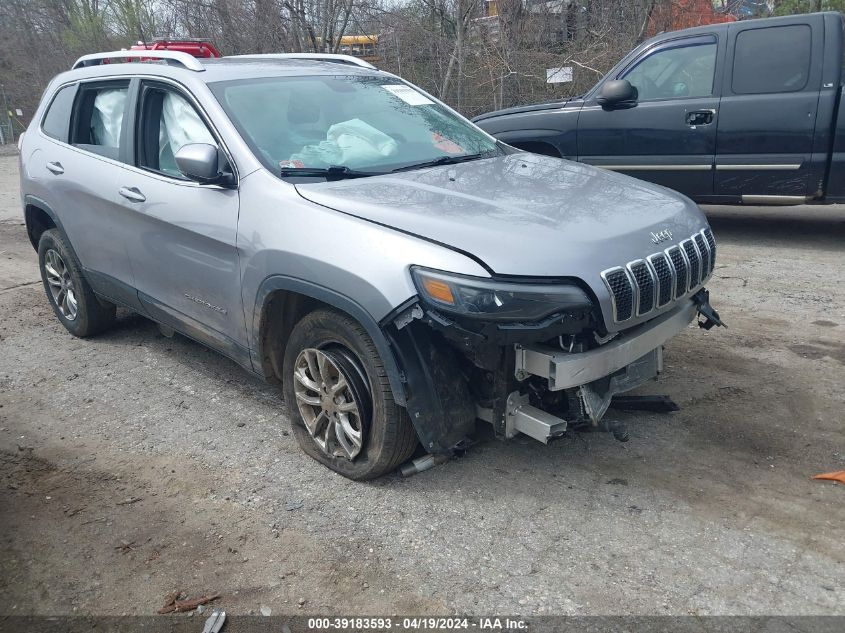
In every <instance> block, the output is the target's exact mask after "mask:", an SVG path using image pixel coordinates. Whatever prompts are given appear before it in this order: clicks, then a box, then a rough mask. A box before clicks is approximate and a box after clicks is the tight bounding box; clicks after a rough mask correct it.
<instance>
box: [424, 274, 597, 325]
mask: <svg viewBox="0 0 845 633" xmlns="http://www.w3.org/2000/svg"><path fill="white" fill-rule="evenodd" d="M411 275H412V276H413V278H414V283H415V284H416V286H417V290H418V291H419V293H420V296H421V297H422V299H423V301H425V302H426V303H427V304H428V305H430V306H432V307H434V308H436V309H438V310H442V311H444V312H451V313H454V314H459V315H462V316H466V317H469V318H475V319H490V320H496V321H538V320H540V319H542V318H544V317H547V316H549V315H551V314H554V313H556V312H569V311H574V310H578V311H581V310H588V309H589V308H590V305H591V304H590V298H589V297H588V296H587V294H586V293H585V292H584V291H583V290H581V289H580V288H579V287H578V286H576V285H574V284H566V283H556V284H538V283H509V282H502V281H494V280H491V279H479V278H478V277H465V276H463V275H453V274H450V273H442V272H439V271H434V270H428V269H426V268H418V267H416V266H415V267H412V268H411Z"/></svg>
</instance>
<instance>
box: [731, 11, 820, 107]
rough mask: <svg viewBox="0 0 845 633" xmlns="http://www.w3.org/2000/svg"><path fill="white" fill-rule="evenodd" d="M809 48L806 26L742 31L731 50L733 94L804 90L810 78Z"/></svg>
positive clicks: (810, 42) (796, 25)
mask: <svg viewBox="0 0 845 633" xmlns="http://www.w3.org/2000/svg"><path fill="white" fill-rule="evenodd" d="M811 45H812V30H811V29H810V27H809V25H807V24H793V25H791V26H774V27H769V28H765V29H752V30H749V31H743V32H742V33H740V34H739V35H738V36H737V38H736V46H735V49H734V67H733V83H732V88H733V91H734V93H735V94H762V93H773V92H798V91H799V90H803V89H804V87H805V86H806V85H807V80H808V78H809V76H810V52H811Z"/></svg>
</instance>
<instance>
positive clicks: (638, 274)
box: [601, 229, 716, 323]
mask: <svg viewBox="0 0 845 633" xmlns="http://www.w3.org/2000/svg"><path fill="white" fill-rule="evenodd" d="M715 266H716V240H715V239H714V238H713V232H712V231H711V230H710V229H705V230H703V231H700V232H699V233H696V234H695V235H692V236H691V237H690V238H688V239H685V240H683V241H682V242H681V243H680V244H679V245H678V246H671V247H669V248H667V249H666V250H665V251H663V252H662V253H654V254H653V255H649V256H648V257H646V258H645V260H642V259H638V260H634V261H632V262H629V263H628V264H627V265H626V266H624V267H622V266H617V267H616V268H610V269H608V270H606V271H604V272H603V273H602V274H601V277H602V279H603V280H604V283H605V285H606V286H607V289H608V290H609V291H610V296H611V299H612V304H613V320H614V321H615V322H617V323H620V322H622V321H627V320H629V319H631V318H632V317H633V316H634V315H635V314H636V316H638V317H639V316H643V315H646V314H648V313H649V312H651V311H652V310H655V309H656V308H662V307H664V306H666V305H668V304H669V303H671V302H672V301H673V300H677V299H681V298H682V297H684V296H686V295H687V294H689V293H690V292H691V291H693V290H695V289H696V288H698V287H699V286H700V285H701V284H703V283H704V282H705V281H706V280H707V279H708V278H709V277H710V274H711V273H712V272H713V269H714V268H715Z"/></svg>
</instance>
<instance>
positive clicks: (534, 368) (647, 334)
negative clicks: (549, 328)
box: [516, 300, 698, 391]
mask: <svg viewBox="0 0 845 633" xmlns="http://www.w3.org/2000/svg"><path fill="white" fill-rule="evenodd" d="M697 312H698V307H697V306H696V304H695V303H694V302H693V301H691V300H690V301H688V302H686V303H685V304H684V305H682V306H680V307H678V308H676V309H675V310H672V311H671V312H667V313H666V314H664V315H661V316H659V317H657V318H655V319H652V320H651V321H649V322H647V323H643V324H642V325H640V326H638V327H637V328H634V329H632V330H629V331H627V332H625V333H624V334H623V335H622V336H620V337H619V338H618V339H616V340H613V341H611V342H609V343H606V344H605V345H602V346H601V347H598V348H596V349H592V350H589V351H587V352H582V353H578V354H569V353H567V352H563V351H559V350H554V349H551V348H545V347H541V346H531V347H522V346H519V345H518V346H517V348H516V375H517V378H520V379H521V378H524V377H525V376H526V375H528V374H533V375H534V376H540V377H541V378H546V379H547V380H548V383H549V389H550V390H551V391H558V390H560V389H570V388H572V387H579V386H581V385H585V384H587V383H590V382H593V381H594V380H598V379H600V378H604V377H605V376H608V375H610V374H612V373H614V372H615V371H618V370H620V369H622V368H623V367H627V366H628V365H630V364H631V363H633V362H634V361H636V360H638V359H640V358H642V357H643V356H645V355H646V354H648V353H649V352H651V351H652V350H654V349H656V348H658V347H660V346H661V345H663V344H664V343H666V341H668V340H669V339H671V338H672V337H674V336H676V335H677V334H679V333H680V332H682V331H683V330H684V329H685V328H686V327H687V326H688V325H689V324H690V322H691V321H692V320H693V319H694V318H695V316H696V314H697Z"/></svg>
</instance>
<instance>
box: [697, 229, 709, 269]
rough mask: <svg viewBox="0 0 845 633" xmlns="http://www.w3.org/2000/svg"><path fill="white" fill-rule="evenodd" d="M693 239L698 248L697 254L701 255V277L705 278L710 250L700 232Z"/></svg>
mask: <svg viewBox="0 0 845 633" xmlns="http://www.w3.org/2000/svg"><path fill="white" fill-rule="evenodd" d="M693 240H694V241H695V246H696V247H697V248H698V254H699V255H701V278H702V279H707V275H709V274H710V250H709V249H708V248H707V246H706V245H705V244H704V236H703V235H702V234H701V233H699V234H698V235H696V236H695V237H694V238H693Z"/></svg>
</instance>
